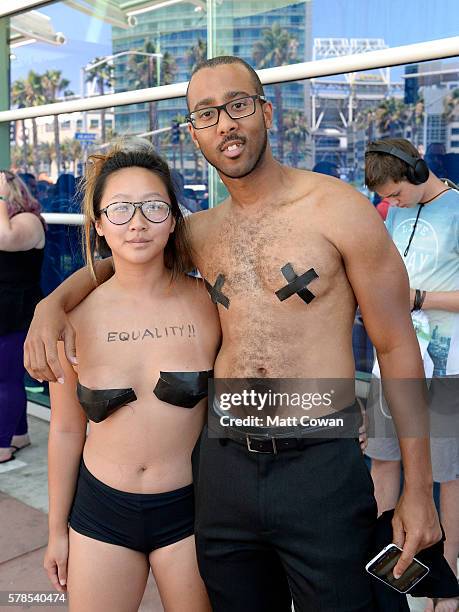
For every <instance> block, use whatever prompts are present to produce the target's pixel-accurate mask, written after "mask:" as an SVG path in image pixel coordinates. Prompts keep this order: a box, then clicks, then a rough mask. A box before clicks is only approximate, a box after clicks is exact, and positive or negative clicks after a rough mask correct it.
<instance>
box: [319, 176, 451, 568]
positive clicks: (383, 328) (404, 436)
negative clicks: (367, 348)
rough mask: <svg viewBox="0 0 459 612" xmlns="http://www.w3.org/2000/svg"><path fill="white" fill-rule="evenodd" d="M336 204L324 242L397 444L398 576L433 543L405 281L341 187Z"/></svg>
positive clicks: (421, 389)
mask: <svg viewBox="0 0 459 612" xmlns="http://www.w3.org/2000/svg"><path fill="white" fill-rule="evenodd" d="M332 197H334V198H336V195H335V196H332ZM336 201H339V207H337V206H336V205H333V206H330V212H329V214H330V215H332V218H333V224H332V226H331V231H330V236H329V237H330V238H331V240H332V242H333V243H334V245H335V246H336V248H337V249H338V250H339V251H340V253H341V255H342V257H343V262H344V265H345V268H346V273H347V276H348V278H349V281H350V283H351V286H352V288H353V290H354V294H355V296H356V299H357V302H358V304H359V306H360V309H361V312H362V317H363V320H364V323H365V328H366V330H367V332H368V335H369V337H370V339H371V341H372V342H373V344H374V346H375V348H376V351H377V354H378V360H379V364H380V369H381V374H382V378H383V383H384V392H385V394H386V398H387V400H388V403H389V407H390V410H391V414H392V417H393V419H394V423H395V427H396V430H397V435H398V437H399V442H400V449H401V455H402V462H403V468H404V478H405V483H404V491H403V495H402V496H401V498H400V501H399V503H398V504H397V508H396V512H395V515H394V521H393V530H394V543H396V544H398V545H399V546H401V547H403V548H404V553H403V555H402V556H401V558H400V560H399V562H398V563H397V565H396V567H395V568H394V574H401V573H403V571H405V569H406V568H407V567H408V565H409V564H410V562H411V559H412V557H413V555H414V554H415V553H416V552H417V551H418V550H420V549H423V548H426V547H427V546H430V545H431V544H433V543H434V542H436V541H438V540H439V539H440V538H441V531H440V526H439V521H438V516H437V513H436V510H435V507H434V504H433V499H432V467H431V462H430V447H429V431H428V412H427V405H426V401H425V384H424V369H423V364H422V360H421V355H420V351H419V345H418V342H417V338H416V335H415V332H414V329H413V325H412V321H411V316H410V303H409V284H408V277H407V274H406V270H405V266H404V264H403V262H402V260H401V258H400V256H399V254H398V251H397V250H396V248H395V246H394V244H393V243H392V240H391V239H390V236H389V234H388V233H387V231H386V229H385V227H384V225H383V223H382V222H381V219H380V217H379V215H378V213H377V211H376V210H374V208H373V207H372V206H371V204H370V203H369V202H368V201H367V200H366V199H365V198H363V197H362V196H361V195H360V194H358V193H357V192H355V191H354V190H353V189H350V188H348V187H343V190H342V193H340V195H339V198H337V199H336V200H335V202H336ZM332 210H333V212H332Z"/></svg>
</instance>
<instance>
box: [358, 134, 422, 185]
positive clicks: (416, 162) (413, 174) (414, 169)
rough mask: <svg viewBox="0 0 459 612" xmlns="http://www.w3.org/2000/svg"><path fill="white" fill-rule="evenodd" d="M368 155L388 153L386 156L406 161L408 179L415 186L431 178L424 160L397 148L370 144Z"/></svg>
mask: <svg viewBox="0 0 459 612" xmlns="http://www.w3.org/2000/svg"><path fill="white" fill-rule="evenodd" d="M367 153H386V155H393V156H394V157H398V159H401V160H402V161H404V162H405V164H406V165H407V168H406V178H407V179H408V180H409V182H410V183H412V184H413V185H422V183H425V182H426V181H427V179H428V178H429V168H428V166H427V164H426V162H425V161H424V160H423V159H421V158H420V157H412V156H411V155H408V153H405V151H402V150H401V149H398V148H397V147H393V146H391V145H385V144H376V143H370V144H369V145H368V148H367V150H366V152H365V155H366V154H367Z"/></svg>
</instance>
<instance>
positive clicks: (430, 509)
mask: <svg viewBox="0 0 459 612" xmlns="http://www.w3.org/2000/svg"><path fill="white" fill-rule="evenodd" d="M392 529H393V540H392V541H393V543H394V544H396V545H397V546H399V547H400V548H403V553H402V555H401V557H400V559H399V560H398V563H397V565H396V566H395V567H394V572H393V573H394V577H395V578H399V577H400V576H401V575H402V574H403V572H404V571H405V570H406V569H407V568H408V566H409V565H410V563H411V562H412V560H413V557H414V555H415V554H416V553H417V552H418V551H420V550H423V549H424V548H427V547H428V546H432V544H435V543H436V542H438V541H439V540H441V535H442V534H441V528H440V521H439V519H438V514H437V510H436V509H435V505H434V501H433V498H432V493H431V492H429V491H428V490H427V489H426V490H423V489H413V490H410V488H409V487H406V484H405V489H404V491H403V494H402V495H401V497H400V500H399V502H398V504H397V507H396V508H395V512H394V518H393V519H392Z"/></svg>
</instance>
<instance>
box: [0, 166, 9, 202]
mask: <svg viewBox="0 0 459 612" xmlns="http://www.w3.org/2000/svg"><path fill="white" fill-rule="evenodd" d="M9 193H10V190H9V188H8V181H7V180H6V176H5V173H4V172H0V197H3V198H7V197H8V196H9Z"/></svg>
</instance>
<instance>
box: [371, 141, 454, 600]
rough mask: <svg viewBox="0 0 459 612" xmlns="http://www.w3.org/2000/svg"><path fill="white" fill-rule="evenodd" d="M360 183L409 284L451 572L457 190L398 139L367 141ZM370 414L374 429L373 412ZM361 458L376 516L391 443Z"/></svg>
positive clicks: (384, 441) (392, 497) (385, 502)
mask: <svg viewBox="0 0 459 612" xmlns="http://www.w3.org/2000/svg"><path fill="white" fill-rule="evenodd" d="M365 182H366V185H367V186H368V188H369V189H371V190H373V191H375V192H376V193H378V194H379V196H380V197H381V198H383V200H382V202H384V201H387V202H388V203H389V205H390V208H389V210H388V214H387V219H386V227H387V229H388V231H389V234H390V235H391V237H392V239H393V241H394V243H395V246H396V247H397V249H398V251H399V252H400V255H401V256H402V258H403V261H404V263H405V266H406V270H407V272H408V277H409V280H410V287H411V311H412V313H413V314H412V316H413V323H414V326H415V329H416V331H417V334H418V339H419V342H420V346H421V352H422V353H423V358H424V366H425V375H426V378H427V379H430V378H431V379H432V382H431V385H430V398H431V406H430V407H431V429H432V437H431V440H430V446H431V456H432V469H433V478H434V481H435V482H439V483H440V517H441V520H442V523H443V526H444V529H445V534H446V541H445V558H446V559H447V560H448V563H449V564H450V566H451V568H452V569H453V571H454V572H455V573H456V571H457V570H456V565H457V557H458V553H459V520H458V519H459V438H458V435H459V431H458V415H457V412H456V411H457V398H458V394H457V384H455V382H454V379H456V381H457V377H459V192H458V191H457V189H455V188H454V187H455V185H454V184H453V183H451V182H450V181H449V180H448V179H440V178H438V177H437V176H436V174H435V173H434V172H433V171H432V168H431V166H430V164H429V165H428V164H427V163H426V161H425V160H423V159H421V158H420V156H419V153H418V151H417V149H416V147H415V146H414V145H413V144H411V143H410V142H409V141H408V140H404V139H401V138H388V139H384V140H378V141H375V142H373V143H370V145H369V147H368V150H367V153H366V156H365ZM423 347H424V348H423ZM457 382H459V381H457ZM451 404H453V406H451ZM448 410H452V415H451V416H452V418H450V420H449V421H447V425H445V424H444V423H443V422H442V421H441V420H440V419H441V418H442V417H444V416H448V417H449V413H448ZM381 411H382V408H381ZM375 417H376V419H377V421H376V423H377V424H379V423H380V420H381V418H380V417H381V415H380V412H379V411H376V412H375ZM445 422H446V421H445ZM454 426H455V427H454ZM378 432H379V428H378V429H377V430H376V433H377V434H378ZM366 454H367V455H368V456H369V457H371V463H372V467H371V475H372V477H373V481H374V484H375V496H376V501H377V503H378V511H379V513H381V512H384V511H385V510H389V509H391V508H394V507H395V506H396V504H397V501H398V499H399V494H400V470H401V463H400V448H399V444H398V441H397V439H396V437H395V436H392V437H375V438H370V440H369V443H368V448H367V451H366ZM457 605H458V601H457V599H447V600H446V599H445V600H439V601H436V602H433V601H432V600H429V603H428V606H427V608H426V612H432V611H433V610H435V612H456V610H457Z"/></svg>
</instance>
